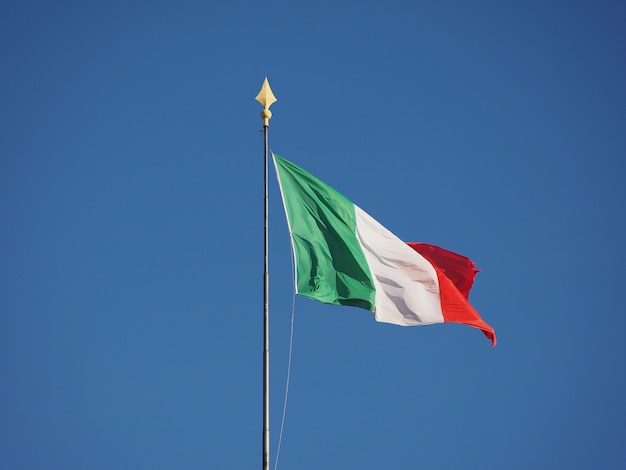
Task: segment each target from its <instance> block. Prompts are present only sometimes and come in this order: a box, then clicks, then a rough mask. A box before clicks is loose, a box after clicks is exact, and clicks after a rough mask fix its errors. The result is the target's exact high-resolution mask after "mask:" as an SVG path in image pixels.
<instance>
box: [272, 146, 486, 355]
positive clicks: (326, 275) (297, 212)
mask: <svg viewBox="0 0 626 470" xmlns="http://www.w3.org/2000/svg"><path fill="white" fill-rule="evenodd" d="M273 160H274V166H275V167H276V173H277V176H278V182H279V186H280V191H281V194H282V199H283V204H284V206H285V213H286V215H287V223H288V226H289V233H290V235H291V242H292V246H293V254H294V260H295V266H296V293H298V294H300V295H303V296H305V297H309V298H312V299H315V300H318V301H320V302H324V303H328V304H334V305H349V306H354V307H361V308H365V309H367V310H369V311H370V312H372V313H373V315H374V318H375V319H376V320H377V321H379V322H384V323H392V324H396V325H402V326H412V325H429V324H434V323H445V322H454V323H462V324H465V325H470V326H473V327H475V328H478V329H480V330H482V331H483V333H484V334H485V335H486V336H487V337H488V338H489V339H490V340H491V342H492V345H494V346H495V344H496V335H495V332H494V330H493V328H491V327H490V326H489V325H488V324H487V323H485V322H484V321H483V320H482V319H481V318H480V315H479V314H478V312H476V310H474V308H473V307H472V306H471V305H470V304H469V302H468V300H467V297H468V294H469V289H470V288H471V287H472V284H473V282H474V275H475V274H476V270H475V265H474V263H472V262H471V260H469V258H466V257H464V256H461V255H457V254H456V253H453V252H451V251H448V250H444V249H443V248H438V247H435V246H432V245H426V244H423V243H411V244H407V243H405V242H403V241H402V240H400V239H399V238H398V237H396V236H395V235H394V234H393V233H391V232H390V231H389V230H387V229H386V228H385V227H383V226H382V225H381V224H380V223H378V222H377V221H376V220H374V219H373V218H372V217H371V216H370V215H368V214H367V213H366V212H364V211H363V210H362V209H361V208H360V207H358V206H357V205H355V204H353V203H352V202H351V201H349V200H348V199H347V198H346V197H345V196H343V195H342V194H340V193H339V192H337V191H336V190H334V189H333V188H331V187H330V186H328V185H327V184H326V183H324V182H322V181H320V180H319V179H317V178H316V177H315V176H313V175H311V174H310V173H308V172H307V171H305V170H303V169H302V168H300V167H298V166H296V165H294V164H293V163H291V162H289V161H287V160H285V159H284V158H281V157H279V156H278V155H275V154H273Z"/></svg>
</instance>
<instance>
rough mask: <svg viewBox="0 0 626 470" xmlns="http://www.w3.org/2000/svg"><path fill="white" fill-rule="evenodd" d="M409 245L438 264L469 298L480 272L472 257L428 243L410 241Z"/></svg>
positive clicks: (432, 262)
mask: <svg viewBox="0 0 626 470" xmlns="http://www.w3.org/2000/svg"><path fill="white" fill-rule="evenodd" d="M407 245H409V246H410V247H411V248H413V249H414V250H415V251H417V252H418V253H419V254H420V255H422V256H423V257H424V258H426V259H427V260H428V261H430V264H434V265H435V266H437V267H438V268H439V269H440V270H441V271H442V272H443V273H444V274H445V275H446V276H447V277H448V278H449V279H450V280H451V281H452V282H453V283H454V285H455V286H456V287H457V289H459V292H461V294H463V296H464V297H465V298H466V299H467V298H468V296H469V291H470V289H471V288H472V285H474V276H476V273H478V272H480V269H476V264H475V263H474V262H473V261H472V260H471V259H469V258H468V257H467V256H462V255H459V254H457V253H454V252H452V251H450V250H446V249H444V248H440V247H438V246H434V245H428V244H426V243H417V242H409V243H407Z"/></svg>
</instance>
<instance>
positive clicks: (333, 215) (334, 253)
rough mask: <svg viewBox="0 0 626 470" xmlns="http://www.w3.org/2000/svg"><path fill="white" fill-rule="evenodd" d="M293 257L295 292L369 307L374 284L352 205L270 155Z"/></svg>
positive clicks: (302, 172)
mask: <svg viewBox="0 0 626 470" xmlns="http://www.w3.org/2000/svg"><path fill="white" fill-rule="evenodd" d="M274 162H275V165H276V170H277V172H278V179H279V183H280V187H281V191H282V195H283V202H284V204H285V210H286V212H287V218H288V221H289V228H290V230H291V239H292V243H293V247H294V251H295V258H296V285H297V290H298V293H299V294H301V295H304V296H306V297H310V298H312V299H315V300H318V301H320V302H324V303H328V304H334V305H352V306H355V307H362V308H365V309H367V310H370V311H372V310H373V308H374V298H375V289H374V282H373V281H372V276H371V274H370V270H369V267H368V264H367V261H366V259H365V255H364V254H363V251H362V249H361V245H360V243H359V241H358V240H357V237H356V230H355V228H356V216H355V213H354V204H352V202H350V201H349V200H348V199H346V198H345V197H344V196H343V195H341V194H339V193H338V192H337V191H335V190H334V189H333V188H331V187H330V186H328V185H326V184H325V183H323V182H322V181H320V180H319V179H317V178H316V177H315V176H313V175H311V174H310V173H308V172H306V171H304V170H303V169H302V168H299V167H298V166H296V165H294V164H293V163H291V162H289V161H287V160H285V159H284V158H281V157H279V156H278V155H274Z"/></svg>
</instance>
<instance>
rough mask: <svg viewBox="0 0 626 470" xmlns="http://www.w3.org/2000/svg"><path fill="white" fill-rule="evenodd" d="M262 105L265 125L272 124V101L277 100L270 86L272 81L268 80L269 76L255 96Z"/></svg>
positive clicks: (262, 116)
mask: <svg viewBox="0 0 626 470" xmlns="http://www.w3.org/2000/svg"><path fill="white" fill-rule="evenodd" d="M255 99H256V100H257V101H258V102H259V103H261V106H263V111H261V118H263V123H264V126H265V127H269V126H270V119H271V118H272V112H271V111H270V106H272V103H275V102H276V101H277V99H276V97H275V96H274V93H272V89H271V88H270V82H268V81H267V77H265V80H264V81H263V86H262V87H261V91H259V94H258V95H256V98H255Z"/></svg>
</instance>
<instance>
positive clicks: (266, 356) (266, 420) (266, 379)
mask: <svg viewBox="0 0 626 470" xmlns="http://www.w3.org/2000/svg"><path fill="white" fill-rule="evenodd" d="M256 100H257V101H258V102H259V103H261V105H262V106H263V111H262V112H261V118H262V119H263V141H264V157H265V171H264V172H265V176H264V181H265V208H264V219H265V222H264V224H265V231H264V245H265V247H264V250H265V256H264V258H265V267H264V272H263V470H269V469H270V331H269V330H270V312H269V258H268V251H269V250H268V230H267V219H268V164H269V144H268V130H269V127H270V119H271V118H272V112H271V111H270V106H271V105H272V103H274V102H275V101H276V97H275V96H274V93H272V89H271V88H270V84H269V82H268V81H267V77H265V80H264V81H263V86H262V87H261V91H260V92H259V94H258V95H257V96H256Z"/></svg>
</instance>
